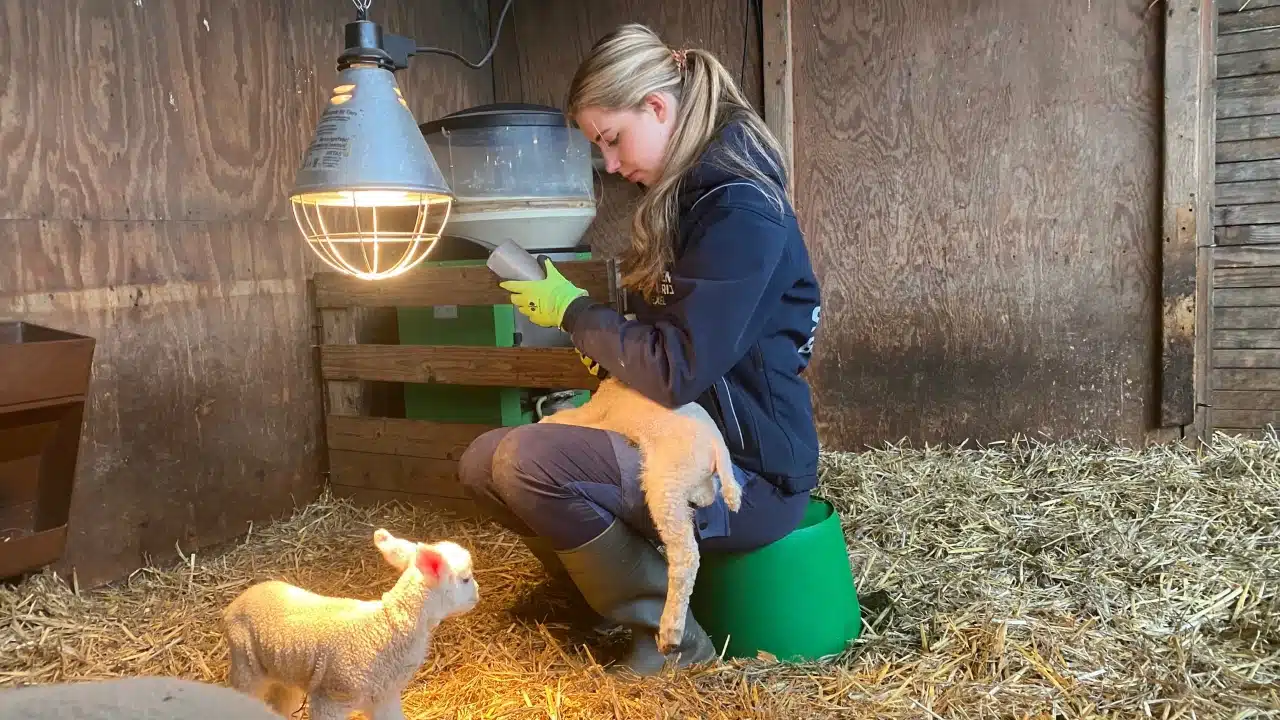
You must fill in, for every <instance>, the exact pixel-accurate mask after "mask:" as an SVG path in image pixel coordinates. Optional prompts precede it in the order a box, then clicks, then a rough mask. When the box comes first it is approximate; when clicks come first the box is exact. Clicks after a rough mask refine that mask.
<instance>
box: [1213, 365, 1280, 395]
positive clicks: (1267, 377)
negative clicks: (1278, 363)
mask: <svg viewBox="0 0 1280 720" xmlns="http://www.w3.org/2000/svg"><path fill="white" fill-rule="evenodd" d="M1213 389H1214V390H1250V391H1268V392H1274V391H1277V390H1280V369H1276V368H1266V369H1254V368H1248V369H1241V368H1214V370H1213Z"/></svg>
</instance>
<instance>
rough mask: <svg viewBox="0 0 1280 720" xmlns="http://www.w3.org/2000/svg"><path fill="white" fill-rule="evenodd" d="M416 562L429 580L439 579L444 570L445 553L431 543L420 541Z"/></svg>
mask: <svg viewBox="0 0 1280 720" xmlns="http://www.w3.org/2000/svg"><path fill="white" fill-rule="evenodd" d="M416 564H417V566H418V570H419V571H421V572H422V574H423V576H424V577H426V578H427V579H428V580H438V579H440V574H441V573H442V572H444V555H441V554H440V551H439V550H436V549H435V548H433V547H431V546H430V545H425V544H423V543H418V557H417V559H416Z"/></svg>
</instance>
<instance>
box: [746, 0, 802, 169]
mask: <svg viewBox="0 0 1280 720" xmlns="http://www.w3.org/2000/svg"><path fill="white" fill-rule="evenodd" d="M748 7H750V3H748ZM761 13H762V15H763V17H764V28H763V32H762V33H761V36H762V37H761V41H762V48H763V49H762V59H763V61H764V119H765V122H766V123H767V124H768V125H769V130H770V131H771V132H772V133H773V134H774V136H775V137H776V138H778V143H779V144H781V145H782V155H783V167H784V168H785V170H786V173H787V178H788V182H789V186H790V187H791V190H792V192H794V191H795V77H794V72H793V70H792V56H793V53H792V47H791V0H761Z"/></svg>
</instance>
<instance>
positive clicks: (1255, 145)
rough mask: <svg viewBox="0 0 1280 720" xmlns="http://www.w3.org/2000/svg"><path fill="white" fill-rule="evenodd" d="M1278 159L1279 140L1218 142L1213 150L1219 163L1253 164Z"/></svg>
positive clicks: (1279, 150) (1279, 156)
mask: <svg viewBox="0 0 1280 720" xmlns="http://www.w3.org/2000/svg"><path fill="white" fill-rule="evenodd" d="M1276 158H1280V138H1263V139H1260V140H1237V141H1235V142H1220V143H1218V144H1217V146H1216V147H1215V148H1214V160H1215V161H1217V162H1219V163H1236V162H1255V161H1260V160H1274V159H1276Z"/></svg>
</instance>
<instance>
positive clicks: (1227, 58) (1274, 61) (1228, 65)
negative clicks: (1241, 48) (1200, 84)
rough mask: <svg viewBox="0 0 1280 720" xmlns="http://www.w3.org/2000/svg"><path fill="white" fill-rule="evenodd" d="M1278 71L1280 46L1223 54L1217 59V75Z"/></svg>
mask: <svg viewBox="0 0 1280 720" xmlns="http://www.w3.org/2000/svg"><path fill="white" fill-rule="evenodd" d="M1277 71H1280V48H1272V49H1267V50H1253V51H1250V52H1243V53H1236V54H1234V55H1224V56H1223V57H1221V58H1219V59H1218V77H1220V78H1228V77H1240V76H1243V75H1258V74H1260V73H1272V72H1277Z"/></svg>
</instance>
